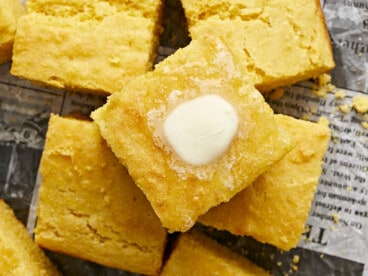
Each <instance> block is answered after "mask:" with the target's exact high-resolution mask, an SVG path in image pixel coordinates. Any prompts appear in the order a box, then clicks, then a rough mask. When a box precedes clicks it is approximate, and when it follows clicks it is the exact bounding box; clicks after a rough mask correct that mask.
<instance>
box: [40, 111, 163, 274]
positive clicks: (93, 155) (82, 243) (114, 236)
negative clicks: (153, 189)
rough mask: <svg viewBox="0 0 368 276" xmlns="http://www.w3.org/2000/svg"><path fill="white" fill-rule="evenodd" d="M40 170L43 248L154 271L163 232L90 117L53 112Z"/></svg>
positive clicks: (158, 262)
mask: <svg viewBox="0 0 368 276" xmlns="http://www.w3.org/2000/svg"><path fill="white" fill-rule="evenodd" d="M40 172H41V175H42V184H41V187H40V193H39V202H38V207H37V216H38V218H37V225H36V228H35V240H36V242H37V243H38V244H39V245H40V246H42V247H45V248H48V249H49V250H52V251H57V252H62V253H65V254H68V255H71V256H76V257H78V258H81V259H86V260H90V261H93V262H96V263H99V264H102V265H105V266H109V267H113V268H119V269H123V270H128V271H132V272H136V273H143V274H149V275H154V274H157V273H158V272H159V270H160V269H161V265H162V257H163V252H164V248H165V244H166V235H167V233H166V230H165V229H164V228H162V227H161V223H160V220H159V219H158V218H157V216H156V215H155V213H154V211H153V210H152V207H151V206H150V204H149V202H148V201H147V199H146V198H145V196H144V195H143V193H142V192H141V191H140V190H139V189H138V187H137V186H136V185H135V184H134V182H133V180H132V179H131V177H130V176H129V174H128V172H127V170H126V169H125V168H124V167H123V166H121V165H120V164H119V161H118V160H117V159H116V157H115V156H114V154H113V153H112V152H111V150H110V149H109V148H108V146H107V145H106V143H105V141H104V140H103V139H102V138H101V136H100V134H99V131H98V127H97V126H96V125H95V124H94V123H93V122H89V121H82V120H77V119H71V118H62V117H59V116H57V115H52V116H51V118H50V122H49V128H48V132H47V137H46V145H45V150H44V152H43V156H42V159H41V165H40Z"/></svg>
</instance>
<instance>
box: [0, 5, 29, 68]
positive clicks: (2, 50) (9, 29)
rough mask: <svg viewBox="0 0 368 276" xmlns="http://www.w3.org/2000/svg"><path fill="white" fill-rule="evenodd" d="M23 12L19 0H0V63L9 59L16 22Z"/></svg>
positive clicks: (23, 9)
mask: <svg viewBox="0 0 368 276" xmlns="http://www.w3.org/2000/svg"><path fill="white" fill-rule="evenodd" d="M24 13H25V8H24V7H23V5H22V3H21V2H20V0H0V64H2V63H5V62H7V61H10V60H11V57H12V50H13V43H14V36H15V31H16V29H17V22H18V19H19V17H20V16H22V15H23V14H24Z"/></svg>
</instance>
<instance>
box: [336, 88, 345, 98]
mask: <svg viewBox="0 0 368 276" xmlns="http://www.w3.org/2000/svg"><path fill="white" fill-rule="evenodd" d="M345 97H346V94H345V92H344V91H343V90H341V89H340V90H337V91H336V92H335V99H337V100H342V99H344V98H345Z"/></svg>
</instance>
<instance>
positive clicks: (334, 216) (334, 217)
mask: <svg viewBox="0 0 368 276" xmlns="http://www.w3.org/2000/svg"><path fill="white" fill-rule="evenodd" d="M331 216H332V217H333V222H334V223H335V224H337V223H339V215H338V214H336V213H331Z"/></svg>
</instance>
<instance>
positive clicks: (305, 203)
mask: <svg viewBox="0 0 368 276" xmlns="http://www.w3.org/2000/svg"><path fill="white" fill-rule="evenodd" d="M276 121H277V123H278V124H279V125H280V126H281V127H283V128H284V129H285V130H286V131H287V132H288V133H289V134H290V135H291V136H292V137H293V139H294V140H295V141H296V146H295V148H294V149H293V150H292V151H290V152H289V153H288V154H287V155H286V156H285V157H284V158H283V159H282V160H281V161H280V162H279V163H277V164H276V165H275V166H274V167H272V168H271V169H270V170H269V171H268V172H267V173H265V174H263V175H261V176H260V177H259V178H258V179H257V180H256V181H255V182H254V183H253V184H252V185H251V186H250V187H248V188H246V189H245V190H244V191H242V192H240V193H239V194H237V195H236V196H235V197H234V198H233V199H231V200H230V201H229V202H227V203H224V204H222V205H220V206H218V207H215V208H213V209H211V210H210V211H209V212H208V213H207V214H205V215H204V216H202V217H200V218H199V221H200V222H201V223H203V224H205V225H209V226H213V227H216V228H218V229H223V230H227V231H229V232H231V233H233V234H236V235H249V236H252V237H254V238H255V239H257V240H258V241H261V242H264V243H269V244H272V245H275V246H277V247H279V248H281V249H284V250H289V249H291V248H292V247H295V246H296V245H297V243H298V241H299V240H300V237H301V234H302V232H303V231H304V227H305V222H306V220H307V217H308V213H309V210H310V207H311V202H312V200H313V196H314V193H315V189H316V187H317V184H318V180H319V177H320V175H321V172H322V159H323V156H324V155H325V153H326V150H327V146H328V142H329V138H330V133H329V129H328V127H327V126H325V125H322V124H317V123H312V122H307V121H302V120H297V119H294V118H292V117H289V116H284V115H276Z"/></svg>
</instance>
